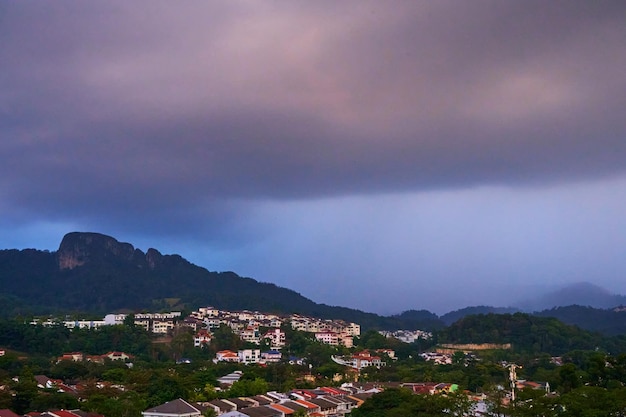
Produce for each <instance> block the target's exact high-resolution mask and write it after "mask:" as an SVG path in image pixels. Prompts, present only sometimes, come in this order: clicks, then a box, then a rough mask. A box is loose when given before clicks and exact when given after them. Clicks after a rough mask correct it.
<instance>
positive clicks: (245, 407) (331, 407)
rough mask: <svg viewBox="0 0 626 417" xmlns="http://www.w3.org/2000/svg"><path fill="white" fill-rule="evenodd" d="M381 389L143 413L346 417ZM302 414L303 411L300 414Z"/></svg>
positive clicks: (325, 390)
mask: <svg viewBox="0 0 626 417" xmlns="http://www.w3.org/2000/svg"><path fill="white" fill-rule="evenodd" d="M380 391H381V389H379V388H371V389H369V390H363V389H360V388H355V387H352V386H350V385H345V386H342V387H341V388H331V387H321V388H317V389H311V390H294V391H291V392H289V393H279V392H275V391H272V392H267V393H265V394H263V395H255V396H252V397H240V398H228V399H219V400H213V401H209V402H202V403H195V402H188V401H185V400H183V399H176V400H173V401H170V402H167V403H165V404H162V405H159V406H157V407H153V408H150V409H148V410H146V411H144V412H143V413H142V415H143V417H200V416H201V415H203V414H205V413H206V411H207V410H208V409H211V410H213V411H215V413H216V414H217V415H219V416H221V417H289V416H291V415H293V414H295V413H296V412H302V411H303V412H304V413H305V414H306V415H308V416H315V417H318V416H319V417H321V416H328V417H334V416H345V415H348V414H350V412H351V411H352V409H354V408H356V407H358V406H360V405H361V404H362V403H363V402H364V401H365V400H366V399H367V398H369V397H370V396H372V395H373V394H375V393H376V392H380ZM300 410H302V411H300Z"/></svg>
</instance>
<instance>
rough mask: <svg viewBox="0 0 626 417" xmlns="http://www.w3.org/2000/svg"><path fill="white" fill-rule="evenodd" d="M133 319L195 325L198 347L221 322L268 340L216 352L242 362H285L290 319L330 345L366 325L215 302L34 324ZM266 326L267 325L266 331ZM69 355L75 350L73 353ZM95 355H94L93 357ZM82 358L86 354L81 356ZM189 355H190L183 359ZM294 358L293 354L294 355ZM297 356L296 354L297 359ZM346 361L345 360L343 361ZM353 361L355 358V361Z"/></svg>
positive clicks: (159, 329) (152, 327)
mask: <svg viewBox="0 0 626 417" xmlns="http://www.w3.org/2000/svg"><path fill="white" fill-rule="evenodd" d="M129 318H130V319H132V321H133V323H134V325H135V326H139V327H141V328H143V329H145V330H146V331H148V332H151V333H153V334H156V335H167V334H171V333H172V332H173V331H174V330H175V329H177V328H189V329H191V330H193V343H194V347H203V346H207V345H209V344H210V343H211V339H212V338H213V331H214V330H216V329H218V328H219V327H220V326H222V325H225V326H228V327H229V328H230V329H231V330H232V332H233V333H234V334H236V335H237V336H239V338H240V339H241V340H242V341H243V342H246V343H250V344H253V345H261V344H263V345H265V346H267V347H268V349H267V350H265V351H263V352H261V349H242V350H239V351H237V352H233V351H230V350H224V351H219V352H217V353H216V355H215V359H214V360H215V361H217V362H221V361H224V362H235V363H243V364H252V363H261V364H263V363H268V362H280V361H281V360H282V359H283V357H282V353H281V349H282V348H283V347H285V344H286V341H285V340H286V339H285V332H284V331H283V330H281V327H282V326H283V324H287V325H289V326H290V328H291V329H292V330H294V331H299V332H305V333H310V334H312V335H313V336H314V337H315V340H317V341H319V342H321V343H323V344H326V345H330V346H343V347H346V348H352V347H353V346H354V337H358V336H360V335H361V326H360V325H359V324H357V323H349V322H346V321H343V320H322V319H318V318H314V317H307V316H303V315H299V314H291V315H287V316H280V315H276V314H270V313H262V312H258V311H226V310H219V309H216V308H213V307H201V308H199V309H198V310H196V311H193V312H191V313H190V314H189V315H188V316H186V317H182V313H181V312H180V311H172V312H162V313H136V314H132V315H129V314H107V315H106V316H105V317H104V318H103V319H102V320H63V321H61V320H58V319H52V318H48V319H46V320H33V321H32V323H31V324H41V325H43V326H54V325H63V326H65V327H66V328H68V329H74V328H78V329H97V328H100V327H102V326H111V325H121V324H124V323H125V321H126V320H128V319H129ZM262 329H264V330H263V331H262ZM381 334H383V335H384V336H386V337H395V338H398V339H399V340H402V341H405V342H407V343H412V342H414V341H415V340H417V339H419V338H422V339H428V338H430V337H432V335H431V334H430V333H429V332H424V331H421V330H417V331H407V330H398V331H392V332H389V331H381ZM69 355H72V354H71V353H70V354H69ZM88 359H89V360H92V359H91V358H88ZM81 360H82V359H81ZM181 360H183V361H184V360H185V359H181ZM290 360H294V359H293V358H291V359H290ZM296 360H297V359H296ZM338 363H342V362H338ZM350 363H352V362H350ZM345 364H347V365H348V366H352V367H354V368H356V369H360V368H362V367H365V366H371V365H374V366H382V365H381V364H382V362H381V360H380V358H379V357H376V356H374V357H372V360H359V361H358V362H356V363H354V364H352V365H350V364H349V363H345Z"/></svg>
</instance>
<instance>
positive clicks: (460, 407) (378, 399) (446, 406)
mask: <svg viewBox="0 0 626 417" xmlns="http://www.w3.org/2000/svg"><path fill="white" fill-rule="evenodd" d="M471 408H472V404H471V403H470V401H469V400H468V399H467V397H466V396H464V395H463V394H448V395H416V394H413V392H411V391H409V390H408V389H404V388H400V389H395V388H392V389H388V390H385V391H383V392H381V393H378V394H375V395H373V396H372V397H371V398H369V399H367V400H366V401H365V402H364V403H363V404H362V405H361V407H359V408H358V409H356V410H354V411H352V416H353V417H401V416H415V417H440V416H442V415H447V416H465V415H467V414H468V413H469V411H470V410H471Z"/></svg>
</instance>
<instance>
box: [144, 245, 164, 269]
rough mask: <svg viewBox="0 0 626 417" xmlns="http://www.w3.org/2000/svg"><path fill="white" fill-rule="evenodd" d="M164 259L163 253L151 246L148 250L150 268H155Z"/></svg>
mask: <svg viewBox="0 0 626 417" xmlns="http://www.w3.org/2000/svg"><path fill="white" fill-rule="evenodd" d="M162 260H163V255H161V252H159V251H158V250H156V249H153V248H150V249H148V251H147V252H146V262H147V263H148V268H150V269H154V268H156V267H157V265H159V264H160V263H161V261H162Z"/></svg>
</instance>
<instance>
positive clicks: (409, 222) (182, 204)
mask: <svg viewBox="0 0 626 417" xmlns="http://www.w3.org/2000/svg"><path fill="white" fill-rule="evenodd" d="M624 22H626V6H625V5H624V3H623V2H621V1H613V2H612V1H605V2H583V1H580V2H579V1H551V2H544V1H524V2H497V1H475V2H463V1H437V2H432V1H411V2H400V1H398V2H391V3H390V2H379V1H358V2H357V1H345V2H332V1H328V2H325V1H321V2H304V1H303V2H299V1H273V2H244V1H227V2H209V3H207V2H202V1H197V2H194V1H186V2H177V3H172V2H160V1H150V2H147V1H146V2H142V1H137V2H126V1H111V2H101V3H84V2H77V1H57V2H48V3H28V2H18V1H9V2H4V3H3V4H2V5H1V6H0V36H1V38H2V42H0V62H2V71H1V72H0V90H1V92H2V94H0V116H1V117H0V158H1V160H0V214H2V218H3V219H4V220H2V221H0V225H1V227H2V229H3V230H4V231H5V232H4V234H5V236H7V238H5V242H6V245H10V244H12V243H22V242H23V241H22V240H20V239H17V238H16V237H15V236H16V235H19V234H22V236H29V237H30V236H36V235H37V233H36V232H35V231H36V230H38V229H40V230H41V236H50V237H49V238H47V240H46V239H44V240H41V242H42V244H44V245H50V244H51V243H49V242H52V241H53V240H54V241H55V244H56V243H58V241H60V236H61V235H62V233H61V232H60V230H61V229H62V228H64V227H72V228H73V229H77V230H91V231H98V232H103V233H109V234H114V235H115V236H116V237H118V238H123V239H125V240H127V241H131V243H134V244H139V243H141V244H146V245H150V246H155V247H158V248H159V249H171V250H172V251H175V252H177V253H180V254H181V255H183V256H190V257H192V258H193V260H194V261H195V262H197V263H199V264H201V265H202V266H205V267H207V268H209V269H215V268H224V269H234V270H235V271H237V272H245V273H246V274H249V275H250V276H252V277H256V278H259V279H262V280H265V281H272V282H276V283H278V284H280V285H286V286H289V287H291V288H295V289H298V290H300V291H302V292H303V293H304V294H305V295H307V296H310V297H312V298H314V299H316V300H317V301H326V302H329V303H337V304H344V305H351V306H358V307H361V308H365V309H368V307H371V308H376V309H377V310H379V311H383V310H385V311H390V310H392V309H393V308H394V307H396V305H394V302H393V294H397V293H402V292H405V293H407V294H413V293H414V294H415V296H414V297H413V296H411V299H407V300H405V301H403V303H402V306H401V307H405V308H420V307H421V305H422V304H420V303H426V300H421V299H420V297H419V291H418V290H417V288H423V287H424V283H426V282H428V281H429V280H430V279H433V278H436V279H439V280H441V279H446V280H449V281H450V282H451V283H454V282H457V285H458V286H459V287H461V288H469V287H466V286H465V285H467V284H468V280H467V276H468V275H471V276H473V277H475V278H472V279H470V280H469V281H472V280H473V281H475V282H473V284H475V285H474V287H480V286H481V285H483V286H491V287H492V288H494V287H498V291H505V289H503V288H500V287H507V288H508V285H509V284H506V281H507V279H506V278H503V277H506V276H511V274H510V272H511V271H512V270H513V269H515V273H513V274H512V275H513V276H515V279H514V280H515V281H517V282H519V281H522V282H524V281H531V282H532V283H538V282H539V281H542V282H543V281H546V280H547V281H550V280H552V281H558V279H557V278H555V277H558V276H563V277H565V276H571V275H580V274H570V273H566V272H564V269H563V268H565V271H570V272H571V269H572V268H573V269H575V270H577V271H586V268H589V269H590V270H592V269H593V268H592V265H595V269H594V270H595V271H596V274H597V275H598V276H594V277H591V276H589V275H588V274H582V275H583V276H577V277H576V278H577V279H589V280H593V279H597V280H599V282H602V283H603V284H606V285H609V286H610V284H609V283H615V282H617V281H618V279H619V277H620V276H622V277H623V273H624V271H625V270H626V265H624V263H623V262H621V261H620V260H619V259H618V256H617V255H616V257H615V258H612V257H610V259H608V260H607V259H605V258H602V259H599V258H598V256H596V251H595V249H594V248H599V247H600V248H605V247H612V246H611V245H614V244H615V243H616V241H615V239H612V240H611V239H607V235H606V234H601V233H600V234H598V233H595V232H593V230H595V229H593V227H594V226H593V225H594V224H595V225H597V224H603V225H604V226H601V228H604V227H606V228H607V230H618V231H626V229H623V228H622V227H624V218H623V217H624V215H623V214H622V213H621V212H620V210H613V208H614V207H622V206H623V204H624V203H626V199H625V198H624V197H625V196H624V194H623V193H622V192H621V190H622V189H623V188H622V186H623V185H625V184H624V178H625V176H624V174H625V170H626V112H625V111H624V109H626V52H625V49H624V45H625V44H626V43H625V42H626V25H624ZM607 189H611V190H613V191H612V192H610V193H607V192H605V191H603V190H607ZM572 190H577V191H576V192H575V193H573V194H572ZM444 196H445V197H444ZM590 199H592V200H593V201H594V203H593V204H592V205H593V206H594V207H593V208H589V207H587V208H585V207H584V204H585V202H587V201H589V200H590ZM545 205H548V206H551V207H559V208H558V209H555V211H554V212H555V213H557V214H556V215H554V216H551V215H549V214H548V215H546V213H545V212H543V211H542V210H541V209H540V207H542V206H545ZM581 205H582V206H581ZM462 207H466V210H462V209H461V208H462ZM566 207H570V209H566ZM607 207H608V209H607ZM456 210H458V211H456ZM604 210H609V211H610V212H611V215H610V216H608V217H602V218H598V217H597V216H601V215H602V213H603V212H604ZM453 212H454V213H456V214H452V213H453ZM449 216H452V217H453V221H452V220H451V219H450V217H449ZM416 218H420V219H422V220H420V222H417V223H416ZM424 219H427V220H424ZM494 219H496V220H497V219H499V220H497V221H495V223H493V222H494ZM513 219H524V221H523V222H522V223H524V224H526V225H528V224H540V225H543V226H546V227H548V228H549V227H550V226H549V225H552V226H553V227H556V229H557V230H556V232H555V235H553V236H554V237H553V238H550V239H547V238H546V239H543V240H542V239H540V238H541V237H546V236H544V235H543V233H544V232H545V230H546V229H545V228H544V229H541V228H539V229H536V230H539V232H537V233H535V234H533V233H532V230H531V231H529V230H528V229H526V228H524V227H519V226H518V225H516V222H515V221H513ZM551 222H552V223H551ZM555 224H567V225H570V226H572V225H573V226H576V225H579V226H580V229H581V231H580V232H576V233H574V234H573V235H572V234H571V233H573V232H571V230H572V228H571V227H570V228H568V227H563V228H561V227H560V226H554V225H555ZM433 225H437V227H433ZM452 225H454V229H452V228H451V227H452ZM464 225H465V226H464ZM468 225H469V226H468ZM472 225H473V226H472ZM574 229H576V230H577V228H576V227H574ZM51 230H53V231H54V232H50V231H51ZM324 230H326V231H325V232H321V231H324ZM410 230H413V233H409V231H410ZM26 231H28V233H27V232H26ZM66 231H67V232H69V231H71V230H66ZM446 231H449V233H448V232H446ZM64 232H65V231H64ZM504 232H506V235H507V236H508V237H507V238H504V237H503V234H504ZM57 234H59V235H57ZM442 236H443V237H442ZM468 236H473V237H474V238H472V239H469V238H468ZM619 236H621V235H619ZM619 236H618V237H617V238H616V239H617V240H618V241H617V243H621V242H622V241H623V239H622V238H621V237H619ZM24 239H25V238H24ZM571 239H581V242H585V243H584V244H582V243H581V244H582V246H581V248H580V249H579V250H578V251H579V252H580V253H583V254H585V255H589V256H582V257H576V256H574V255H573V253H572V252H569V251H565V252H564V253H563V254H562V256H560V255H559V256H560V257H559V256H556V255H555V259H551V260H545V261H541V262H538V261H537V259H538V257H539V258H541V256H540V255H541V253H545V248H547V247H550V248H555V247H563V246H567V245H569V244H571ZM44 242H45V243H44ZM150 242H154V243H150ZM298 242H299V243H301V244H302V245H303V246H302V247H301V251H296V250H295V248H297V247H300V246H299V245H298ZM305 242H308V243H307V244H305ZM438 242H439V243H438ZM507 242H508V243H507ZM510 242H513V243H510ZM529 242H533V244H529ZM37 243H38V242H37V241H34V242H32V244H30V245H29V246H37ZM24 244H26V243H24ZM158 245H163V246H165V248H162V247H160V246H158ZM509 245H513V246H509ZM550 245H551V246H550ZM407 247H414V248H415V251H418V252H419V253H420V254H421V255H420V256H418V257H417V258H418V260H416V257H415V251H407V250H406V248H407ZM51 249H54V247H52V248H51ZM469 249H472V251H474V252H475V253H474V256H475V257H474V258H473V259H474V260H475V261H476V262H474V261H472V262H469V260H468V261H467V262H465V261H462V259H464V256H465V255H463V254H464V253H465V254H467V251H468V250H469ZM514 249H515V250H514ZM498 250H502V251H505V252H506V251H508V252H507V253H508V254H509V255H506V256H505V257H507V259H509V258H508V257H509V256H510V259H509V261H507V262H498V261H494V259H493V257H492V256H487V255H488V254H493V253H497V252H498ZM542 251H543V252H542ZM609 252H610V251H609ZM315 253H318V254H319V257H320V259H323V262H320V260H319V259H318V260H315V257H314V256H312V255H313V254H315ZM376 254H378V256H376ZM383 255H384V256H383ZM430 255H432V256H430ZM592 255H593V256H592ZM503 256H504V255H503ZM424 257H425V258H427V259H421V258H424ZM497 257H498V255H496V258H497ZM419 259H421V260H419ZM581 259H582V260H581ZM455 260H457V261H459V266H458V267H452V266H451V265H453V264H454V263H455ZM583 263H584V265H583ZM470 264H471V265H470ZM599 264H601V266H598V265H599ZM313 265H316V266H315V267H314V266H313ZM529 265H531V266H529ZM573 265H576V266H575V267H574V266H573ZM525 270H528V271H529V272H528V271H527V272H526V273H524V271H525ZM598 270H600V271H602V272H598ZM307 271H309V272H307ZM310 271H313V272H310ZM390 276H394V277H400V276H401V277H403V278H402V279H398V278H396V279H395V280H394V281H393V283H392V282H389V293H390V294H392V295H390V296H389V298H388V299H386V300H381V299H380V296H379V295H378V294H379V293H376V292H374V293H372V292H369V293H368V292H367V289H364V290H363V291H361V292H360V293H359V294H354V295H353V298H352V299H349V300H342V299H340V298H338V297H337V296H336V295H334V294H333V291H332V290H324V288H328V287H324V285H323V284H324V283H326V282H329V283H330V282H335V283H336V282H341V283H342V284H341V285H345V286H346V287H347V288H350V286H351V285H353V284H354V283H355V282H359V280H364V281H365V282H367V286H369V287H372V286H376V285H380V282H383V281H388V279H387V278H384V279H383V277H390ZM460 276H464V277H465V278H464V279H463V280H462V281H460V278H459V277H460ZM531 276H532V278H531ZM538 276H541V279H539V278H536V277H538ZM559 279H560V278H559ZM563 280H564V281H566V280H567V279H566V278H563ZM311 281H315V282H316V283H322V285H319V284H315V285H312V284H311ZM496 282H497V283H498V285H495V284H494V283H496ZM377 283H378V284H377ZM470 283H471V282H470ZM503 283H504V284H506V285H504V284H503ZM462 284H463V285H462ZM320 288H322V289H320ZM406 288H410V289H411V291H408V292H407V291H403V289H406ZM612 289H615V290H626V288H623V289H622V288H618V287H616V286H613V287H612ZM413 290H414V291H413ZM316 291H319V292H317V293H316ZM325 291H326V293H327V294H325V295H324V292H325ZM498 291H495V290H494V291H493V292H494V294H496V293H498ZM440 292H441V294H447V293H449V292H450V291H448V290H447V289H446V288H442V289H441V291H440ZM500 293H501V292H500ZM372 294H377V295H376V297H374V296H373V295H372ZM442 297H444V295H442ZM368 298H369V299H370V300H369V301H364V300H366V299H368ZM374 298H376V299H375V300H374ZM407 298H409V296H407ZM466 301H467V302H466ZM471 301H472V300H458V301H457V302H460V303H464V304H472V302H471ZM476 301H480V300H479V299H478V298H477V299H476ZM449 304H450V303H449ZM398 307H400V306H398ZM428 307H431V308H432V306H428Z"/></svg>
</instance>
